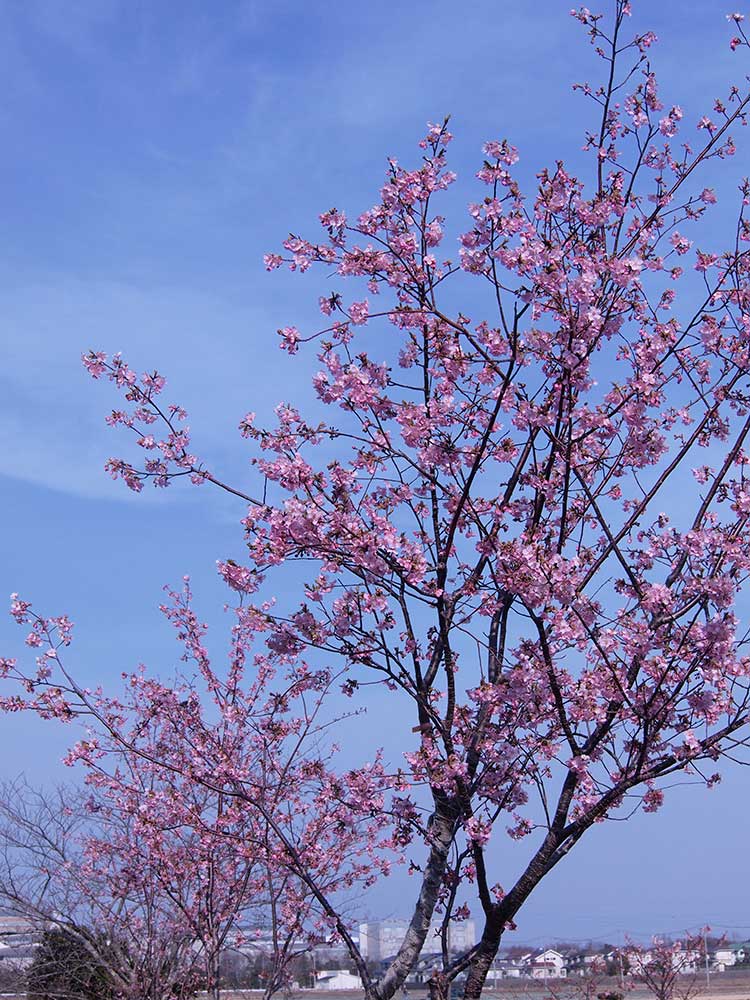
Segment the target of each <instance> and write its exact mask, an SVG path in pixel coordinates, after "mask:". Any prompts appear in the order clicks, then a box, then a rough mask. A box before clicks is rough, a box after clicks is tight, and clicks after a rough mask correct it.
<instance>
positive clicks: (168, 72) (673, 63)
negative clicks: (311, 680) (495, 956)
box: [0, 0, 750, 941]
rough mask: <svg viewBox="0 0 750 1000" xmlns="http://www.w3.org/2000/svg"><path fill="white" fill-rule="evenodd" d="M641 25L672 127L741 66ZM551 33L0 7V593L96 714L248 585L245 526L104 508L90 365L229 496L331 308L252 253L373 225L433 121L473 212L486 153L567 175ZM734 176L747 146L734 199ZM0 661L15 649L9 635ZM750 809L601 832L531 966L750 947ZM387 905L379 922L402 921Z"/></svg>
mask: <svg viewBox="0 0 750 1000" xmlns="http://www.w3.org/2000/svg"><path fill="white" fill-rule="evenodd" d="M736 2H737V0H735V3H736ZM634 6H635V7H636V13H637V16H638V25H639V27H653V28H654V29H655V30H656V31H657V33H658V34H659V35H660V37H661V39H662V41H661V44H660V45H659V47H658V48H657V50H656V53H655V63H656V66H657V69H658V70H659V71H660V76H661V79H662V84H663V90H664V94H665V99H666V100H669V101H679V103H681V104H683V105H684V107H685V109H686V112H688V113H689V114H690V115H692V116H694V117H698V115H699V114H700V113H702V112H703V110H704V109H705V108H706V107H707V106H708V105H710V103H711V99H712V98H713V97H714V96H715V95H717V94H723V93H724V92H725V90H726V84H727V83H728V82H729V81H730V80H733V79H736V78H738V79H741V78H742V76H743V74H744V73H746V72H747V71H748V67H747V66H743V65H742V64H741V63H740V62H739V61H738V59H737V58H736V57H734V58H733V57H732V56H731V54H730V53H729V50H728V46H727V41H728V37H729V31H728V27H727V24H726V21H725V19H724V16H723V15H724V7H723V5H721V4H715V3H713V2H712V3H706V2H705V0H692V2H688V0H659V2H658V3H654V2H645V0H642V2H641V3H640V4H638V3H637V2H636V3H635V5H634ZM744 6H745V5H744V4H743V7H742V9H744ZM569 7H570V0H546V2H545V3H543V4H541V3H531V2H522V0H494V2H488V0H472V2H470V3H468V4H464V5H458V4H455V3H448V2H445V0H429V2H427V0H415V2H410V3H391V4H385V3H375V4H364V3H352V2H351V0H349V2H344V0H327V2H326V3H319V4H310V3H304V2H301V0H273V2H272V0H265V2H260V0H247V2H240V0H223V2H222V3H215V4H207V3H204V2H202V0H200V2H199V0H180V2H178V0H158V2H149V0H9V2H7V3H5V4H4V5H2V8H1V9H0V86H1V87H2V93H3V100H2V104H1V105H0V134H2V137H3V153H2V157H1V158H0V185H1V186H2V198H3V203H4V204H3V224H4V237H5V239H4V243H5V253H4V254H3V258H2V261H0V324H2V336H1V337H0V484H1V485H2V491H3V492H2V502H3V510H4V515H5V516H4V517H3V519H2V529H1V530H0V556H1V560H0V574H2V582H3V586H4V592H5V593H9V592H10V591H12V590H18V591H20V592H21V593H22V594H23V595H25V596H29V597H31V598H32V599H33V600H34V601H35V602H37V603H38V604H39V606H40V607H42V608H44V609H45V610H47V611H49V612H58V611H62V610H65V611H67V612H68V613H69V614H70V615H71V617H73V618H74V619H75V621H76V622H77V632H78V641H77V644H76V647H75V648H76V651H77V656H78V669H79V671H80V672H81V673H82V674H83V675H84V676H85V677H87V678H88V679H89V680H94V679H97V680H101V681H102V682H103V683H105V684H106V683H107V681H108V679H110V678H117V676H118V675H119V673H120V671H121V670H124V669H128V668H130V667H132V666H133V665H134V664H135V663H137V662H138V661H139V660H144V661H146V662H148V663H149V664H151V665H153V666H155V667H157V668H158V669H160V670H163V671H169V670H170V669H171V667H172V666H173V665H174V663H175V661H176V650H175V648H174V647H173V644H172V641H171V636H170V634H169V630H168V628H167V627H166V626H164V625H162V623H161V622H160V620H159V616H158V613H157V611H156V605H157V603H158V601H159V599H160V588H161V586H162V585H163V584H164V583H167V582H175V581H178V580H179V578H180V577H181V576H182V575H183V574H184V573H190V574H191V575H192V576H193V577H194V579H195V581H196V586H197V587H198V589H199V593H200V595H201V598H202V600H203V601H204V602H205V603H206V606H207V607H211V606H213V605H218V604H219V603H220V602H221V601H222V600H223V597H224V594H223V591H222V589H221V588H220V586H219V584H218V583H217V581H216V579H215V573H214V564H215V560H216V559H217V558H219V557H221V558H224V557H226V556H228V555H237V556H238V555H240V550H239V546H240V533H239V530H238V529H237V527H236V522H237V519H238V518H239V517H240V516H241V511H240V509H239V508H238V507H237V506H235V505H234V504H233V503H231V502H229V501H227V500H226V499H222V498H220V497H216V496H207V495H206V494H196V493H195V492H190V491H186V490H170V491H168V492H167V494H166V495H160V496H158V497H154V496H149V497H145V498H141V499H140V500H137V501H136V500H134V499H133V498H132V497H131V496H130V495H128V494H127V493H126V492H125V491H124V490H123V488H122V487H120V486H119V485H115V484H112V483H111V482H110V481H109V480H108V479H107V477H106V476H105V474H104V473H103V472H102V465H103V462H104V460H105V459H106V457H107V456H108V455H109V454H111V453H118V451H119V444H120V442H118V440H117V439H116V438H115V437H114V436H113V435H112V433H111V432H108V431H107V429H106V428H105V427H104V424H103V414H104V413H106V412H107V410H108V409H109V408H111V406H112V405H114V400H113V397H112V395H111V394H110V392H109V391H108V389H107V387H106V386H99V385H95V384H92V383H91V382H90V380H88V379H87V378H86V376H85V375H84V373H83V372H82V370H81V368H80V364H79V357H80V354H81V352H82V351H84V350H86V349H88V348H89V347H91V346H94V347H97V348H101V349H103V350H106V351H108V352H113V351H116V350H122V351H123V353H124V354H125V356H126V358H127V359H128V360H130V361H131V362H132V363H133V364H134V365H135V366H137V367H139V368H144V367H153V366H156V367H158V368H159V369H163V370H164V372H165V374H167V376H168V378H169V383H170V391H171V393H172V395H173V397H174V398H176V399H178V400H179V401H180V402H181V403H183V405H185V406H186V408H187V409H188V410H189V411H190V414H191V421H190V423H191V426H192V427H193V429H194V432H195V438H196V443H197V450H198V451H199V453H200V454H202V455H205V456H206V457H208V458H210V459H211V464H212V467H213V468H215V469H217V470H218V471H225V472H226V473H227V474H228V475H231V477H232V479H233V481H234V482H238V481H240V482H241V481H242V480H243V479H244V478H246V477H247V476H249V470H248V468H247V463H246V460H245V456H246V451H245V449H244V448H243V446H242V443H241V442H240V441H239V438H238V436H237V435H236V433H235V428H236V425H237V422H238V419H239V418H240V417H241V415H242V414H243V413H244V412H245V411H247V410H249V409H252V410H255V411H257V412H258V413H259V415H261V416H263V415H264V414H268V413H269V412H270V409H271V407H272V406H273V405H274V403H276V402H277V401H278V400H279V399H281V398H285V399H293V400H294V401H295V402H299V401H300V400H302V401H304V400H306V399H308V398H309V391H308V387H307V371H306V369H305V366H304V364H300V363H296V364H290V363H289V361H288V359H286V358H285V356H284V355H282V354H281V352H279V351H278V349H277V346H276V340H277V338H276V335H275V330H276V329H277V327H279V326H284V325H289V324H292V323H297V324H299V325H304V324H305V323H306V322H307V321H309V322H312V320H313V317H314V308H313V304H314V302H315V299H316V296H317V294H320V292H321V288H320V287H319V285H318V284H316V283H311V282H309V281H299V280H295V279H294V278H293V277H290V276H287V275H285V274H276V275H267V274H266V273H265V271H264V270H263V267H262V262H261V258H262V254H263V252H264V251H266V250H270V249H275V248H276V247H277V246H278V244H279V243H280V241H281V240H282V239H283V238H284V236H285V235H286V234H287V233H288V232H289V231H290V230H292V229H296V230H302V231H307V232H310V231H315V226H316V218H317V215H318V213H319V212H321V211H324V210H326V209H328V208H330V207H331V206H332V205H336V206H338V207H340V208H344V209H347V210H349V211H350V212H351V213H356V212H358V211H359V210H361V209H364V208H366V207H368V206H369V205H370V204H371V203H372V201H373V199H374V197H375V192H376V190H377V187H378V185H379V183H380V181H381V178H382V175H383V167H384V160H385V156H386V155H389V154H395V155H397V156H398V157H399V158H401V159H404V160H407V159H408V158H409V157H411V156H414V154H415V147H414V143H415V141H416V139H418V138H419V137H420V135H421V134H422V129H423V126H424V123H425V121H427V120H428V119H430V120H437V119H439V118H441V117H442V116H444V115H445V114H446V113H450V114H451V115H452V130H453V131H454V133H455V135H456V141H455V143H454V145H453V147H452V150H451V154H452V160H453V166H454V169H457V170H458V172H459V176H460V179H461V188H460V196H461V199H462V201H464V202H465V201H468V200H469V198H470V197H472V182H471V178H472V174H473V171H474V170H475V169H476V166H477V165H478V163H479V162H480V152H479V150H480V146H481V143H482V142H483V141H484V140H485V139H487V138H494V137H502V136H507V137H508V138H509V139H510V140H511V141H513V142H514V143H515V144H516V145H518V146H519V147H520V149H521V153H522V164H523V168H524V170H525V171H526V177H527V178H533V175H534V173H535V172H536V170H537V169H539V168H540V167H541V166H543V165H545V164H551V163H553V162H554V160H555V159H557V158H560V157H564V158H566V159H568V158H572V159H573V160H574V161H575V160H576V158H577V156H578V152H577V151H578V150H579V148H580V145H581V135H582V127H583V123H584V122H585V121H586V106H585V104H583V103H582V101H581V100H580V99H579V98H575V97H574V96H573V95H572V94H571V92H570V84H571V83H572V82H573V81H574V80H580V79H582V78H584V77H585V76H586V75H588V74H590V73H591V71H592V68H593V59H592V56H591V53H590V50H589V48H588V46H587V45H586V43H585V40H584V39H583V37H582V33H581V32H580V29H579V28H577V26H576V24H575V23H574V22H573V20H572V19H571V18H570V17H569V16H568V13H567V12H568V9H569ZM748 13H750V11H748ZM747 154H748V146H747V143H745V144H744V145H741V146H740V155H738V157H736V161H737V162H736V163H735V164H733V167H734V169H735V173H736V175H737V176H738V177H739V175H740V174H741V173H742V172H743V170H744V171H746V170H747V167H746V163H747ZM474 190H476V189H474ZM325 290H327V289H322V291H325ZM0 590H2V588H0ZM212 602H213V605H212ZM0 639H1V640H2V642H3V649H10V648H11V647H14V646H15V643H16V641H17V636H16V635H15V634H14V632H13V631H12V626H11V625H10V624H8V623H6V622H4V621H3V622H1V623H0ZM374 711H375V712H377V711H378V706H377V705H376V706H374ZM66 737H67V734H65V733H60V731H59V730H53V729H52V728H51V727H49V726H45V725H42V724H39V723H38V722H34V721H33V720H30V719H24V718H11V719H3V720H2V725H1V726H0V751H1V752H0V770H1V771H2V772H3V773H5V774H7V775H11V774H14V773H16V772H17V770H18V769H19V768H21V767H23V768H25V770H26V771H27V773H28V774H29V776H30V777H31V778H33V779H35V780H41V779H45V778H48V777H50V776H51V775H53V774H57V773H59V770H58V765H56V764H55V761H56V760H57V759H59V756H60V754H61V753H62V750H63V748H64V746H65V745H66ZM748 788H750V774H748V775H745V774H744V773H741V774H734V775H732V776H730V777H728V779H727V781H726V783H725V784H724V785H723V786H722V787H720V788H719V789H717V790H715V791H714V792H712V793H705V792H702V791H697V790H696V791H694V793H690V792H689V790H680V791H677V792H675V794H673V795H672V796H670V798H669V800H668V806H667V808H666V809H665V811H664V813H663V814H660V815H658V816H657V817H655V818H650V817H642V818H638V819H636V820H634V821H632V822H631V823H629V824H627V825H626V824H607V825H606V827H607V828H606V829H601V828H598V829H595V830H594V831H592V833H591V835H590V838H589V839H590V843H588V844H586V843H584V844H583V845H581V847H580V848H578V849H577V850H576V852H575V856H574V857H571V858H570V859H568V860H566V862H565V863H564V864H563V865H562V866H561V867H560V868H559V869H558V870H557V871H556V872H555V873H554V874H553V876H551V878H550V880H549V882H548V884H547V885H546V886H545V887H544V889H542V890H540V892H539V893H538V896H537V898H536V899H535V900H534V901H533V902H532V904H531V905H530V907H529V909H528V912H527V915H526V916H525V917H524V919H523V923H522V926H521V928H520V929H519V932H518V937H519V939H522V940H525V941H528V940H533V939H535V938H539V937H541V936H543V935H560V936H566V937H572V938H586V937H589V936H594V937H600V936H607V935H609V936H610V937H612V938H614V937H616V935H617V934H618V933H621V932H622V930H630V931H632V932H634V933H645V932H649V931H652V930H653V931H656V930H679V929H680V928H683V927H686V926H695V925H697V924H700V923H703V922H705V921H707V920H708V921H710V922H713V923H714V924H715V925H717V926H719V925H735V926H738V927H739V926H741V925H743V923H744V924H750V910H748V909H747V906H746V900H747V897H748V889H750V855H748V852H747V848H746V829H747V823H748V819H750V815H749V812H748V806H747V802H748ZM396 888H397V887H396V885H394V887H393V890H388V891H384V892H383V894H382V895H381V896H378V897H375V898H374V899H373V901H372V911H373V913H375V914H376V915H377V914H381V913H382V914H386V913H388V912H390V911H393V910H394V909H395V907H394V904H393V902H392V900H391V891H392V892H395V891H396ZM610 932H611V933H610ZM748 935H749V936H750V929H748Z"/></svg>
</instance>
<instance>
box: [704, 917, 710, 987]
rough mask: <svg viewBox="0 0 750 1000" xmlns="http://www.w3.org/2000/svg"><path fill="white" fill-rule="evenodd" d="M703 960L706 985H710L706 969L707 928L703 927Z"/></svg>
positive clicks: (708, 973)
mask: <svg viewBox="0 0 750 1000" xmlns="http://www.w3.org/2000/svg"><path fill="white" fill-rule="evenodd" d="M703 961H704V964H705V968H706V987H709V986H710V985H711V973H710V972H709V970H708V930H707V928H706V927H704V928H703Z"/></svg>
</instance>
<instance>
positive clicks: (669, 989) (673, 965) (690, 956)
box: [624, 928, 708, 1000]
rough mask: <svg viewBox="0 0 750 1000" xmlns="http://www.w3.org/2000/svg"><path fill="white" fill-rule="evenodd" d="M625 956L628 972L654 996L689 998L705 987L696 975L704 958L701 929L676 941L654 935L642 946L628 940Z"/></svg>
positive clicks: (659, 999) (669, 999)
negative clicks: (697, 932) (699, 931)
mask: <svg viewBox="0 0 750 1000" xmlns="http://www.w3.org/2000/svg"><path fill="white" fill-rule="evenodd" d="M706 930H708V928H706ZM624 957H625V958H626V959H627V962H628V967H629V969H630V974H631V975H632V976H633V977H634V978H635V980H636V981H637V982H639V983H642V984H643V985H644V986H645V987H646V989H647V990H648V991H649V992H650V993H651V994H652V995H653V996H654V997H656V1000H673V998H677V1000H691V998H692V997H695V996H697V995H698V994H700V993H702V992H703V990H704V988H705V983H704V982H703V980H702V979H700V977H699V971H700V969H701V966H702V965H703V964H704V962H705V959H706V937H705V934H704V933H701V934H686V935H685V937H684V939H682V940H679V941H667V940H666V939H665V938H660V937H655V938H654V939H653V940H652V941H651V944H650V945H648V946H645V947H643V946H641V945H638V944H636V943H635V942H633V941H629V942H628V944H627V946H626V947H625V949H624Z"/></svg>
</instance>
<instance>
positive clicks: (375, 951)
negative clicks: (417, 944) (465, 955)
mask: <svg viewBox="0 0 750 1000" xmlns="http://www.w3.org/2000/svg"><path fill="white" fill-rule="evenodd" d="M408 926H409V921H408V920H398V919H396V920H370V921H368V922H367V923H364V924H360V925H359V947H360V950H361V952H362V956H363V957H364V958H366V959H368V960H369V961H371V962H380V961H382V960H383V959H385V958H391V957H392V956H393V955H395V954H396V952H397V951H398V949H399V947H400V946H401V942H402V941H403V939H404V934H406V929H407V928H408ZM440 931H441V922H440V921H439V920H433V921H432V923H431V924H430V929H429V930H428V931H427V937H426V938H425V942H424V948H423V949H422V952H423V954H429V953H430V952H439V951H440V950H441V947H442V945H441V939H440ZM476 940H477V939H476V926H475V924H474V921H473V920H462V921H460V922H455V921H451V924H450V929H449V938H448V948H449V951H450V953H451V954H454V955H455V954H459V953H461V952H464V951H468V949H469V948H473V947H474V945H475V944H476Z"/></svg>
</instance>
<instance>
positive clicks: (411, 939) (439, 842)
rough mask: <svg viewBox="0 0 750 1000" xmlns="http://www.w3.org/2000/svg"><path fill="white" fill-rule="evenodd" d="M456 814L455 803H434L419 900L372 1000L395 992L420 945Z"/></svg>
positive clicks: (452, 831)
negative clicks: (399, 945) (428, 848)
mask: <svg viewBox="0 0 750 1000" xmlns="http://www.w3.org/2000/svg"><path fill="white" fill-rule="evenodd" d="M458 815H459V809H458V806H457V804H456V803H455V802H453V801H446V800H442V801H438V802H437V804H436V806H435V811H434V813H433V819H432V823H431V826H430V834H431V844H430V854H429V857H428V859H427V864H426V866H425V872H424V878H423V880H422V888H421V890H420V892H419V898H418V899H417V904H416V906H415V907H414V913H413V914H412V918H411V921H410V922H409V927H408V929H407V931H406V934H405V935H404V940H403V941H402V942H401V947H400V948H399V950H398V954H397V955H396V957H395V958H394V959H393V961H392V962H391V964H390V966H389V967H388V969H387V970H386V972H385V974H384V976H383V978H382V979H381V980H380V981H379V982H378V983H377V984H375V988H374V990H373V991H372V996H373V998H375V1000H390V998H391V997H392V996H393V995H394V993H395V992H396V990H397V989H399V988H400V987H401V986H403V984H404V981H405V979H406V977H407V976H408V975H409V973H410V972H411V970H412V968H413V967H414V963H415V962H416V960H417V958H418V957H419V953H420V952H421V950H422V948H423V946H424V942H425V938H426V937H427V932H428V930H429V929H430V921H431V920H432V914H433V911H434V909H435V904H436V903H437V899H438V894H439V892H440V885H441V883H442V881H443V875H444V873H445V866H446V864H447V861H448V852H449V851H450V848H451V844H452V843H453V836H454V833H455V828H456V821H457V818H458Z"/></svg>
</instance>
